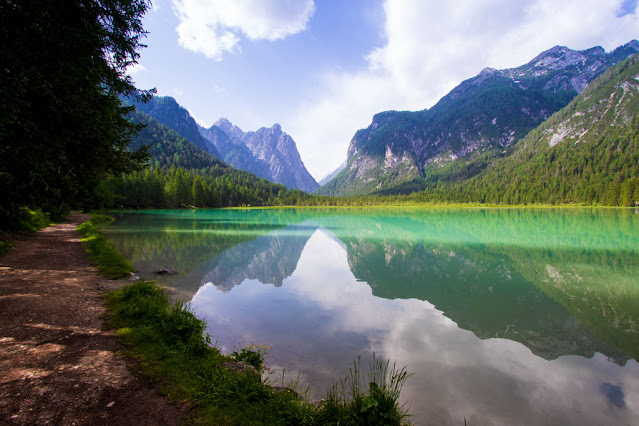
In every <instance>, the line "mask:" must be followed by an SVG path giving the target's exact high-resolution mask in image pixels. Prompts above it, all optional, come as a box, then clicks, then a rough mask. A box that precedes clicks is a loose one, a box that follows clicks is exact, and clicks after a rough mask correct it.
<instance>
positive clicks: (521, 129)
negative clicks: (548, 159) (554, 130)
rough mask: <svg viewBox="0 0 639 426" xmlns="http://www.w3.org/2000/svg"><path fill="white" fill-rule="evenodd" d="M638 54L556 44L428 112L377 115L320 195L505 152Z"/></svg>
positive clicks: (361, 189) (392, 182) (634, 46)
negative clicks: (611, 70)
mask: <svg viewBox="0 0 639 426" xmlns="http://www.w3.org/2000/svg"><path fill="white" fill-rule="evenodd" d="M638 51H639V43H638V42H637V41H636V40H633V41H632V42H630V43H628V44H626V45H624V46H620V47H619V48H617V49H615V50H614V51H612V52H610V53H606V52H605V51H604V49H602V48H601V47H595V48H592V49H588V50H584V51H574V50H571V49H568V48H566V47H562V46H556V47H554V48H552V49H549V50H547V51H545V52H542V53H541V54H540V55H538V56H537V57H535V58H534V59H533V60H532V61H530V62H529V63H527V64H525V65H523V66H521V67H518V68H511V69H506V70H496V69H492V68H486V69H484V70H483V71H482V72H481V73H479V74H478V75H477V76H476V77H473V78H471V79H469V80H466V81H464V82H462V83H461V84H460V85H459V86H457V87H456V88H455V89H453V90H452V91H451V92H450V93H449V94H447V95H446V96H444V97H443V98H442V99H441V100H440V101H439V102H438V103H437V104H436V105H435V106H433V107H432V108H431V109H430V110H423V111H415V112H410V111H402V112H400V111H387V112H383V113H379V114H376V115H375V116H374V117H373V121H372V123H371V125H370V126H369V127H367V128H366V129H362V130H359V131H358V132H357V133H356V134H355V136H354V137H353V139H352V140H351V142H350V146H349V149H348V156H347V166H346V168H345V169H344V170H343V171H342V172H341V173H339V174H338V175H337V176H336V177H335V178H334V179H333V180H332V181H331V182H329V183H327V184H326V185H325V186H323V187H322V188H321V189H320V190H319V191H318V193H320V194H325V195H355V194H366V193H372V192H377V191H383V190H385V189H388V188H393V187H396V186H398V185H401V184H403V183H406V182H410V181H413V180H415V179H419V178H420V177H423V176H424V175H425V172H426V171H429V172H432V171H433V170H436V169H438V168H441V167H444V166H450V165H451V164H452V165H455V164H458V165H459V166H458V167H457V169H463V168H464V163H465V162H466V161H468V160H469V159H471V158H472V157H476V156H479V155H482V154H485V153H490V152H494V153H498V152H503V150H504V149H506V148H508V147H509V146H511V145H512V144H514V143H516V142H517V141H518V140H520V139H521V138H523V137H524V136H525V135H526V134H527V133H528V132H529V131H530V130H532V129H534V128H536V127H537V126H539V125H540V124H541V123H542V122H544V121H545V120H546V119H548V118H549V117H550V116H551V115H552V114H553V113H555V112H557V111H559V110H560V109H562V108H563V107H564V106H566V105H567V104H568V103H569V102H570V101H571V100H572V99H573V98H574V97H575V96H576V95H577V94H578V93H581V91H583V90H584V88H585V87H586V86H587V84H588V83H590V82H591V81H593V80H594V79H596V78H597V77H599V76H601V75H602V74H603V73H604V72H605V71H606V70H607V69H609V68H610V67H611V66H613V65H615V64H617V63H619V62H621V61H623V60H624V59H626V58H627V57H629V56H630V55H632V54H635V53H637V52H638ZM478 171H479V170H473V171H468V173H477V172H478Z"/></svg>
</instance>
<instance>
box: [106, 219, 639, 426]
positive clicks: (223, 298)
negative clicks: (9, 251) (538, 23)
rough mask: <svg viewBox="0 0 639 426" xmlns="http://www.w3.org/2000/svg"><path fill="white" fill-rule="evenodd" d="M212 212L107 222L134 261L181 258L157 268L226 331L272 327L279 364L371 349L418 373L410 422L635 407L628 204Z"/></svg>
mask: <svg viewBox="0 0 639 426" xmlns="http://www.w3.org/2000/svg"><path fill="white" fill-rule="evenodd" d="M205 213H206V214H203V215H202V217H198V214H197V213H190V215H189V213H186V212H164V213H163V212H159V213H158V212H156V213H154V214H152V215H145V214H140V213H136V214H123V215H122V216H121V217H122V221H120V222H118V223H116V224H115V226H113V227H111V228H110V229H109V228H107V230H108V231H107V232H108V233H109V238H110V239H111V240H112V241H113V242H114V244H115V245H116V247H117V248H118V249H119V250H121V252H123V253H124V254H126V255H127V256H129V257H130V258H131V259H132V260H133V262H134V265H136V268H138V269H140V267H142V269H146V270H147V271H152V270H153V269H159V268H161V267H173V268H174V269H176V270H177V271H178V272H179V275H177V276H172V277H166V279H168V280H169V281H170V282H166V283H167V284H169V285H171V286H172V287H174V288H176V289H177V294H178V295H179V296H180V297H182V298H184V299H189V300H190V299H192V305H193V307H194V308H195V310H196V312H197V314H198V315H200V316H201V317H204V318H206V319H207V321H208V324H209V332H210V333H211V334H212V335H213V336H215V337H216V338H217V339H218V345H220V346H222V347H223V348H225V349H226V350H229V351H230V350H231V349H232V348H233V345H235V344H240V343H241V342H242V341H244V342H251V341H253V342H261V343H268V344H270V345H271V347H273V350H272V351H271V353H270V358H269V365H270V366H271V368H272V371H273V372H274V376H275V377H279V376H278V375H279V374H280V372H281V371H282V370H284V369H285V370H286V372H288V373H289V374H287V376H288V377H291V376H296V375H297V372H298V371H299V372H300V383H302V384H310V385H311V386H312V388H311V390H312V396H313V397H317V398H319V397H322V396H324V393H325V389H326V388H327V387H328V386H330V385H331V384H332V383H333V381H334V380H335V379H337V378H339V377H342V376H344V375H346V373H347V372H348V368H349V367H350V366H351V365H352V360H353V359H354V358H355V357H356V356H357V354H370V353H372V352H376V353H377V354H379V355H380V356H382V357H387V358H391V359H392V360H393V361H396V362H397V363H398V365H406V366H408V368H409V370H410V371H411V372H413V373H415V375H414V376H413V377H411V379H409V381H408V383H407V385H406V388H405V390H404V392H403V398H404V399H405V400H406V401H409V405H410V406H411V407H412V409H411V412H412V413H414V414H419V417H418V418H416V419H414V421H415V422H416V423H417V424H420V423H434V424H448V423H450V424H460V422H461V421H463V418H464V417H466V419H467V420H469V422H470V424H585V423H587V424H593V423H622V424H623V423H624V422H626V423H629V424H633V420H634V421H635V422H636V421H637V420H638V419H639V414H638V410H639V408H638V407H639V399H637V398H638V397H637V395H639V366H638V364H637V362H636V361H635V360H636V359H637V357H638V353H637V351H638V350H639V339H638V332H637V326H636V324H637V319H638V318H637V317H638V316H639V315H638V314H639V312H638V311H639V309H637V306H639V304H638V303H637V302H638V300H639V299H638V297H639V283H638V278H637V277H639V274H638V272H639V267H638V262H637V253H636V247H639V236H638V232H639V231H638V228H639V226H638V225H639V221H638V220H637V218H635V217H633V216H632V215H628V214H619V213H616V214H614V213H615V212H601V211H597V210H584V211H579V210H577V211H572V212H570V211H568V212H561V211H557V210H550V211H540V212H538V211H517V210H504V211H497V212H495V211H492V212H491V211H455V210H444V211H441V210H440V211H421V210H414V211H397V210H390V211H389V210H366V211H353V210H335V209H333V210H327V211H321V210H320V211H318V210H306V211H305V210H293V211H290V210H283V211H278V210H264V211H261V210H250V211H207V212H205ZM200 221H202V222H203V223H202V225H200ZM133 231H135V232H133ZM149 276H151V275H149ZM420 419H421V420H420ZM426 419H428V420H427V421H426Z"/></svg>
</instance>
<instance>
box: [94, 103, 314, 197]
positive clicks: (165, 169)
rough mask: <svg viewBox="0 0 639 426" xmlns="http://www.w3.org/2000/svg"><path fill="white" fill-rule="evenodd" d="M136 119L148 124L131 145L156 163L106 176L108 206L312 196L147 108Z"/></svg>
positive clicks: (134, 119) (137, 121)
mask: <svg viewBox="0 0 639 426" xmlns="http://www.w3.org/2000/svg"><path fill="white" fill-rule="evenodd" d="M130 119H131V120H132V121H133V122H135V123H138V124H144V125H145V127H144V128H143V129H142V130H141V131H140V133H139V134H138V135H137V136H136V137H135V138H134V140H133V142H132V143H131V149H139V148H142V147H144V146H146V147H148V152H149V154H150V155H151V160H150V167H149V168H147V169H146V170H143V171H136V172H132V173H128V174H123V175H120V176H114V177H111V178H109V179H108V180H105V181H104V182H103V184H102V187H103V191H102V192H101V193H102V196H103V201H102V203H103V204H104V205H105V206H106V207H130V208H145V207H172V208H176V207H186V206H196V207H233V206H242V205H247V206H248V205H253V206H255V205H281V204H295V203H296V202H297V201H298V200H300V199H303V198H304V197H308V196H307V195H306V194H304V193H302V192H301V191H298V190H287V189H286V187H285V186H284V185H280V184H274V183H272V182H269V181H267V180H266V179H262V178H259V177H257V176H255V175H253V174H251V173H248V172H245V171H242V170H237V169H235V168H233V167H231V166H229V165H227V164H225V163H223V162H221V161H220V160H218V159H217V158H215V157H214V156H213V155H212V154H210V153H208V152H205V151H203V150H202V149H200V148H198V147H197V146H195V145H194V144H193V143H191V142H190V141H189V140H187V139H186V138H184V137H183V136H182V135H179V134H178V133H177V132H175V131H173V130H171V129H169V128H168V127H167V126H165V125H163V124H161V123H160V122H159V121H157V120H156V119H154V118H153V117H151V116H149V115H147V114H145V113H142V112H140V111H134V112H132V113H131V115H130Z"/></svg>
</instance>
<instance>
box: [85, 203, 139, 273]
mask: <svg viewBox="0 0 639 426" xmlns="http://www.w3.org/2000/svg"><path fill="white" fill-rule="evenodd" d="M112 221H113V218H111V217H109V216H106V215H99V214H96V215H93V217H92V218H91V219H90V220H89V221H87V222H84V223H83V224H82V225H80V226H78V228H77V229H78V232H80V235H81V237H82V240H81V241H82V246H83V247H84V249H85V251H86V252H87V255H88V256H89V260H90V261H91V263H92V264H93V265H94V266H95V267H97V268H98V270H99V271H100V273H101V274H102V275H103V276H104V277H106V278H108V279H118V278H125V277H128V276H129V275H130V273H131V272H133V265H132V264H131V262H129V261H128V260H126V259H124V258H123V257H122V256H120V254H119V253H118V252H116V251H115V250H114V249H113V247H111V244H109V242H108V241H107V240H106V239H105V238H104V236H103V235H102V234H101V233H100V232H99V227H100V226H102V225H105V224H107V223H110V222H112Z"/></svg>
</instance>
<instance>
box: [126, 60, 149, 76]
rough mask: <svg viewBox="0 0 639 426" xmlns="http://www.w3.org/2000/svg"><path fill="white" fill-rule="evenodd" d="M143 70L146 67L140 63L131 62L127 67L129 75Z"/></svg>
mask: <svg viewBox="0 0 639 426" xmlns="http://www.w3.org/2000/svg"><path fill="white" fill-rule="evenodd" d="M144 71H146V68H144V65H142V64H140V63H136V64H133V65H131V66H130V67H129V68H128V69H127V72H128V74H129V75H135V74H139V73H141V72H144Z"/></svg>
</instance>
